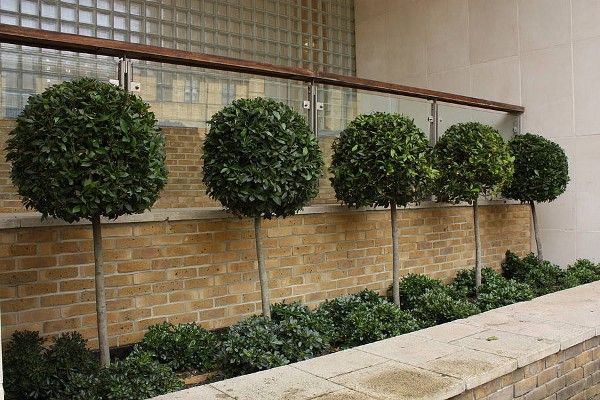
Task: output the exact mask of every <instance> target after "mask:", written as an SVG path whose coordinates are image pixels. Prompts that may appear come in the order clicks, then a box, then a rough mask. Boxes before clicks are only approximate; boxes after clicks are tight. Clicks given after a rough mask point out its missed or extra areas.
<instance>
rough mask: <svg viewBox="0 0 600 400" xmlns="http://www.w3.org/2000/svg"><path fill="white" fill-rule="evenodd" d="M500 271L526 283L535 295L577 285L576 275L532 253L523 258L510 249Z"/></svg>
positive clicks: (508, 276)
mask: <svg viewBox="0 0 600 400" xmlns="http://www.w3.org/2000/svg"><path fill="white" fill-rule="evenodd" d="M502 271H503V273H504V276H506V277H507V278H513V279H515V280H517V281H519V282H524V283H527V284H528V285H529V286H530V287H531V289H532V290H533V292H534V294H535V295H536V296H542V295H544V294H548V293H552V292H556V291H558V290H562V289H568V288H571V287H574V286H577V285H578V284H579V282H578V281H577V278H576V276H574V275H572V274H569V273H567V271H566V270H563V269H561V268H560V267H559V266H558V265H555V264H552V263H551V262H550V261H543V260H540V259H539V258H537V256H535V255H534V254H533V253H530V254H528V255H527V256H525V257H523V258H519V257H518V256H517V255H515V254H513V253H512V252H510V251H507V252H506V258H505V260H504V261H503V262H502Z"/></svg>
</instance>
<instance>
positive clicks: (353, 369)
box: [155, 282, 600, 400]
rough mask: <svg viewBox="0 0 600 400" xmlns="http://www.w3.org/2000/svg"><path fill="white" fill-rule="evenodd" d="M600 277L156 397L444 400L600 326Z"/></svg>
mask: <svg viewBox="0 0 600 400" xmlns="http://www.w3.org/2000/svg"><path fill="white" fill-rule="evenodd" d="M599 295H600V282H594V283H589V284H587V285H581V286H578V287H576V288H572V289H568V290H565V291H562V292H557V293H553V294H549V295H546V296H542V297H539V298H537V299H534V300H531V301H527V302H523V303H518V304H513V305H510V306H507V307H502V308H498V309H495V310H491V311H487V312H485V313H481V314H478V315H474V316H472V317H469V318H465V319H462V320H457V321H453V322H449V323H446V324H442V325H438V326H435V327H432V328H428V329H423V330H420V331H416V332H412V333H409V334H406V335H401V336H396V337H393V338H390V339H385V340H381V341H378V342H374V343H370V344H367V345H363V346H358V347H355V348H353V349H349V350H344V351H340V352H337V353H332V354H329V355H326V356H322V357H316V358H313V359H310V360H306V361H302V362H299V363H294V364H290V365H287V366H284V367H279V368H273V369H270V370H267V371H262V372H257V373H254V374H249V375H244V376H239V377H236V378H232V379H227V380H224V381H220V382H216V383H212V384H209V385H205V386H199V387H195V388H191V389H187V390H184V391H181V392H176V393H171V394H167V395H163V396H160V397H157V398H155V399H156V400H159V399H160V400H187V399H190V400H191V399H223V400H226V399H261V400H262V399H264V400H269V399H279V400H308V399H320V400H342V399H345V400H359V399H428V400H444V399H448V398H451V397H453V396H456V395H459V394H461V393H463V392H465V391H466V390H469V389H472V388H475V387H478V386H481V385H483V384H485V383H487V382H490V381H493V380H494V379H496V378H499V377H501V376H504V375H506V374H509V373H511V372H512V371H514V370H516V369H517V368H520V367H523V366H525V365H528V364H531V363H534V362H536V361H539V360H541V359H544V358H546V357H548V356H550V355H552V354H555V353H558V352H559V351H561V350H564V349H565V348H567V347H571V346H575V345H577V344H579V343H582V342H584V341H586V340H588V339H590V338H592V337H595V336H598V334H599V333H600V332H598V329H599V328H600V296H599Z"/></svg>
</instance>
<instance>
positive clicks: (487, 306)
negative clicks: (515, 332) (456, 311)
mask: <svg viewBox="0 0 600 400" xmlns="http://www.w3.org/2000/svg"><path fill="white" fill-rule="evenodd" d="M481 272H482V284H481V287H480V288H479V296H478V297H476V296H475V294H476V290H475V284H474V276H475V270H473V269H470V270H462V271H460V272H459V273H458V274H457V275H456V278H455V279H454V282H453V283H452V286H453V287H454V289H455V290H457V291H458V292H460V293H462V294H463V295H464V296H466V297H468V298H471V299H474V301H475V303H476V304H477V306H478V307H479V308H480V309H481V311H488V310H491V309H493V308H498V307H503V306H507V305H509V304H513V303H518V302H521V301H527V300H531V299H532V298H533V297H534V293H533V291H532V290H531V287H530V286H529V285H528V284H526V283H523V282H517V281H516V280H514V279H506V278H505V277H503V276H502V275H501V274H500V273H499V272H497V271H496V270H494V269H492V268H483V269H482V271H481Z"/></svg>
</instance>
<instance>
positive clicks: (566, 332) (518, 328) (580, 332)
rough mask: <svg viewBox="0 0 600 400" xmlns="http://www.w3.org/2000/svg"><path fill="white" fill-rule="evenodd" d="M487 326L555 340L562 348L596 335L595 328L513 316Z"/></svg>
mask: <svg viewBox="0 0 600 400" xmlns="http://www.w3.org/2000/svg"><path fill="white" fill-rule="evenodd" d="M487 327H489V328H493V329H497V330H499V331H504V332H512V333H518V334H519V335H525V336H531V337H535V338H544V339H549V340H554V341H557V342H559V343H560V348H561V350H564V349H568V348H569V347H571V346H574V345H576V344H577V343H581V342H584V341H586V340H588V339H591V338H592V337H594V336H596V329H595V328H590V327H585V326H579V325H573V324H565V323H563V322H555V321H523V320H519V319H518V318H513V319H511V320H509V321H506V322H504V323H502V324H490V325H487Z"/></svg>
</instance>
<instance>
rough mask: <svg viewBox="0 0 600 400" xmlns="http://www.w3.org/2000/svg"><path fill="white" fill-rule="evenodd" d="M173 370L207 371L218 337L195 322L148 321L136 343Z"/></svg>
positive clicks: (214, 354) (210, 364)
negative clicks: (156, 322)
mask: <svg viewBox="0 0 600 400" xmlns="http://www.w3.org/2000/svg"><path fill="white" fill-rule="evenodd" d="M139 347H140V350H144V351H147V352H149V353H150V354H151V355H152V357H153V358H154V359H155V360H156V361H158V362H160V363H163V364H168V365H169V366H170V367H171V368H172V369H173V370H174V371H197V372H207V371H211V370H213V369H214V368H215V366H216V362H217V353H218V347H219V340H218V338H217V335H215V333H213V332H208V331H206V330H205V329H203V328H202V327H200V326H199V325H197V324H195V323H188V324H179V325H173V324H170V323H168V322H163V323H162V324H158V325H152V326H151V327H150V328H149V329H148V332H147V333H146V335H144V339H143V340H142V342H141V343H140V345H139Z"/></svg>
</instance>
